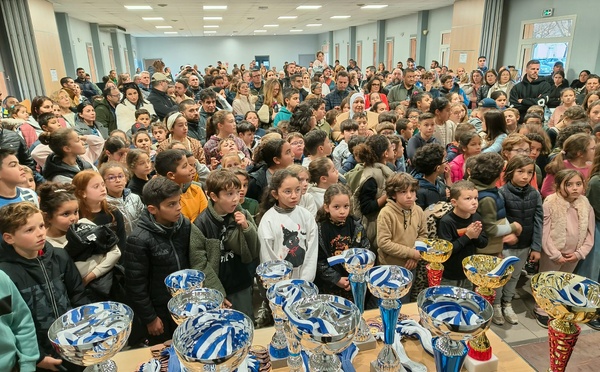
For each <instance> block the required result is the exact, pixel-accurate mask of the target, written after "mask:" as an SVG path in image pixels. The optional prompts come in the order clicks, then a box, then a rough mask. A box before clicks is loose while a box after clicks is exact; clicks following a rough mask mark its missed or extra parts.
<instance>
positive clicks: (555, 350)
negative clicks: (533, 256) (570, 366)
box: [531, 271, 600, 372]
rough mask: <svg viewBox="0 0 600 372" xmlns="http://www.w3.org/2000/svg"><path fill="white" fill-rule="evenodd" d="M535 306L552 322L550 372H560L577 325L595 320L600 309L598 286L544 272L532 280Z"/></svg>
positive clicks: (549, 327)
mask: <svg viewBox="0 0 600 372" xmlns="http://www.w3.org/2000/svg"><path fill="white" fill-rule="evenodd" d="M531 290H532V292H533V297H534V298H535V301H536V302H537V304H538V306H540V307H541V308H542V309H544V311H545V312H547V313H548V316H549V317H550V318H551V319H552V320H550V322H549V323H548V344H549V346H550V368H548V371H549V372H563V371H565V369H566V368H567V363H569V359H570V358H571V353H573V348H574V347H575V343H576V342H577V338H578V337H579V333H580V332H581V328H579V326H578V325H577V323H587V322H589V321H590V320H592V319H594V318H595V317H596V310H597V309H598V308H599V307H600V284H598V283H597V282H595V281H593V280H590V279H587V278H585V277H583V276H579V275H575V274H571V273H563V272H560V271H547V272H543V273H538V274H536V275H535V276H534V277H533V278H531Z"/></svg>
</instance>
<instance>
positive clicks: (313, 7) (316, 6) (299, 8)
mask: <svg viewBox="0 0 600 372" xmlns="http://www.w3.org/2000/svg"><path fill="white" fill-rule="evenodd" d="M319 8H321V5H300V6H299V7H297V8H296V9H298V10H314V9H319Z"/></svg>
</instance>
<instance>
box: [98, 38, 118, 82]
mask: <svg viewBox="0 0 600 372" xmlns="http://www.w3.org/2000/svg"><path fill="white" fill-rule="evenodd" d="M99 36H100V48H101V50H102V61H103V63H104V68H105V69H106V71H98V80H100V79H101V78H102V76H105V75H108V72H109V71H110V70H111V69H112V68H111V66H110V57H109V56H108V47H109V46H112V39H111V38H110V33H109V32H105V31H100V32H99ZM113 52H114V53H117V51H116V50H114V48H113ZM115 62H116V61H115ZM115 67H117V72H119V71H118V67H119V66H115Z"/></svg>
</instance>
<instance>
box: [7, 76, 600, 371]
mask: <svg viewBox="0 0 600 372" xmlns="http://www.w3.org/2000/svg"><path fill="white" fill-rule="evenodd" d="M407 71H408V70H407ZM409 72H410V71H409ZM442 81H444V82H446V83H448V84H444V85H443V86H441V87H440V90H439V91H437V93H436V94H434V93H433V92H422V91H420V90H419V91H415V92H414V94H412V95H411V96H408V97H407V99H406V101H402V102H400V103H396V104H395V105H392V107H390V106H389V105H390V104H389V103H388V101H387V98H386V96H385V94H384V92H383V91H380V92H376V93H372V94H366V95H365V94H363V93H359V92H355V93H353V94H348V97H347V99H345V100H344V101H342V103H341V104H340V105H339V106H336V107H335V108H332V109H331V110H329V111H327V112H326V111H325V107H326V100H324V99H323V98H322V97H320V96H318V95H314V94H308V95H307V94H305V92H300V91H299V90H298V89H296V88H292V87H288V88H286V89H284V90H283V91H282V92H279V93H278V94H277V97H279V99H280V103H277V102H275V104H274V105H273V107H269V110H264V111H263V112H262V113H261V114H259V113H258V112H255V111H252V110H248V111H246V112H245V113H243V114H241V113H238V112H236V113H235V115H234V113H232V112H230V111H228V110H227V108H224V109H221V110H217V111H216V112H214V113H213V114H211V115H206V116H203V120H205V122H206V125H205V127H201V128H199V127H198V124H197V123H193V122H189V119H188V117H187V116H186V115H187V114H188V112H187V110H188V108H189V107H190V105H192V106H191V107H197V106H193V104H194V102H193V101H190V100H185V101H183V102H182V104H180V109H181V110H180V111H176V112H172V113H169V114H167V115H166V116H165V117H164V120H162V121H153V116H152V115H151V114H150V112H149V111H148V110H146V109H143V108H141V109H139V110H137V111H135V124H134V125H133V126H132V127H131V130H130V131H128V132H127V133H126V132H124V131H122V130H119V129H116V130H114V131H113V132H111V133H110V135H107V136H104V135H103V134H102V131H100V130H97V129H94V128H96V127H94V125H95V124H94V118H93V117H92V116H89V118H88V119H86V117H84V116H85V115H87V114H86V113H85V107H82V108H81V110H82V112H81V113H79V115H80V116H82V120H88V121H89V123H88V126H89V128H86V130H88V132H86V133H87V134H84V135H81V132H80V131H79V130H77V129H74V128H73V127H71V126H69V125H64V123H63V122H62V121H59V120H58V119H59V118H58V117H57V116H55V115H54V114H51V113H41V114H40V113H38V114H36V125H38V126H39V133H36V134H35V135H34V133H33V132H31V133H30V132H28V130H29V129H31V128H28V127H27V126H23V128H22V130H21V132H20V133H21V134H22V136H23V137H24V138H23V140H24V141H25V143H26V144H27V146H28V147H30V151H31V155H32V157H33V159H34V160H35V164H34V163H33V161H32V162H31V165H32V166H31V167H29V166H24V165H23V161H22V160H21V158H20V157H19V153H17V152H15V151H14V150H13V149H9V148H1V149H0V207H2V209H0V233H2V243H1V245H0V270H1V271H0V282H2V283H3V284H2V286H1V287H0V296H7V297H10V298H11V299H12V300H11V301H12V302H11V303H12V308H11V309H10V311H11V312H12V313H13V314H16V313H17V312H18V316H17V317H16V318H15V319H19V320H18V321H19V322H20V323H22V324H23V327H21V328H20V329H18V330H13V331H12V332H13V333H15V337H16V338H15V340H17V339H20V340H21V341H14V340H13V341H11V340H4V339H3V340H1V341H0V344H2V343H3V342H5V343H7V347H6V350H7V351H9V355H8V356H7V357H4V356H1V357H0V361H2V359H3V358H9V359H10V360H11V361H12V362H11V361H9V362H7V363H8V364H6V365H11V368H12V366H14V365H15V363H14V360H17V359H18V361H19V363H20V366H21V367H20V368H21V370H22V371H25V370H33V369H31V368H30V367H31V366H32V365H33V364H36V365H37V367H38V368H39V369H46V370H54V369H55V367H56V366H57V365H59V364H61V363H62V364H63V366H67V368H75V367H72V366H69V365H68V364H67V362H66V361H61V360H60V358H59V356H58V354H57V353H56V351H55V350H53V349H52V347H51V346H50V344H49V342H48V339H47V336H46V334H47V331H48V327H49V326H50V324H51V323H52V322H53V321H54V320H55V319H56V318H57V317H59V316H60V315H61V314H62V313H64V312H65V311H67V310H68V309H70V308H73V307H75V306H78V305H81V304H85V303H89V302H91V301H98V300H105V299H111V300H117V301H121V302H124V303H127V304H128V305H130V306H131V307H132V308H133V310H134V312H135V321H134V326H133V330H132V335H131V337H130V344H131V345H132V346H137V345H141V344H143V343H145V342H149V343H152V344H153V343H158V342H162V341H165V340H167V339H169V338H171V336H172V333H173V331H174V330H175V328H176V324H175V323H174V322H173V320H172V318H171V316H170V315H169V312H168V310H167V302H168V300H169V299H170V295H169V293H168V291H167V289H166V288H165V286H164V284H163V281H164V279H165V277H166V276H167V275H168V274H170V273H172V272H174V271H177V270H180V269H185V268H192V269H198V270H201V271H203V272H204V274H205V275H206V280H205V286H206V287H209V288H215V289H217V290H219V291H221V292H222V293H223V294H224V296H225V301H224V306H225V307H229V308H233V309H237V310H239V311H242V312H244V313H245V314H247V315H248V316H250V317H251V318H255V314H256V309H254V308H253V296H254V294H253V286H254V283H255V269H256V267H257V265H258V264H259V263H260V262H264V261H268V260H286V261H289V262H290V263H291V264H292V266H293V274H292V276H293V278H300V279H305V280H308V281H311V282H314V283H316V284H317V285H318V287H319V289H320V291H321V293H330V294H336V295H341V296H345V297H347V298H350V299H351V298H352V293H351V289H350V283H349V280H348V273H347V272H346V271H345V270H344V268H343V267H342V266H341V265H338V266H334V267H330V266H329V264H328V263H327V259H328V258H329V257H331V256H335V255H340V254H342V253H343V252H344V251H345V250H346V249H349V248H352V247H362V248H367V249H370V250H372V251H373V252H374V253H375V254H376V257H377V262H378V264H390V265H401V266H404V267H405V268H407V269H409V270H411V271H413V272H414V273H415V283H414V285H413V288H415V289H414V291H413V292H414V293H409V294H407V296H406V299H407V300H408V299H410V298H412V299H414V296H415V295H416V294H417V293H416V292H417V288H422V287H423V285H426V283H425V284H424V280H426V278H424V277H423V276H422V275H421V274H420V273H422V270H424V269H423V266H424V265H423V262H422V261H421V255H420V253H419V251H418V250H417V249H416V248H415V242H416V241H417V240H422V239H426V238H432V237H434V238H440V239H445V240H447V241H449V242H451V243H452V245H453V249H452V255H451V257H450V259H449V260H448V261H447V262H446V263H445V270H444V273H443V278H442V284H448V285H455V286H460V287H464V288H468V289H472V288H473V286H472V284H471V283H470V282H469V281H468V280H467V279H466V276H465V274H464V272H463V269H462V260H463V259H464V258H465V257H468V256H470V255H472V254H484V255H491V256H496V257H506V256H516V257H518V258H519V261H518V262H517V263H515V264H514V268H515V270H514V273H513V274H512V277H511V279H510V280H509V281H508V283H507V284H506V285H505V286H504V287H501V288H499V289H498V290H497V295H496V299H495V303H494V304H493V308H494V315H493V322H494V323H496V324H499V325H501V324H504V323H505V322H508V323H510V324H517V323H518V321H519V319H518V317H517V314H516V313H515V311H514V310H513V308H512V301H513V299H514V298H515V296H516V295H517V289H518V288H517V285H518V282H519V278H520V275H521V273H522V272H523V271H524V270H525V268H526V267H528V266H531V264H536V263H539V271H549V270H559V271H565V272H576V273H578V274H581V275H584V276H587V277H589V278H591V279H593V280H598V279H600V265H599V263H600V249H598V248H596V249H594V248H595V242H596V241H597V240H600V235H598V234H596V232H597V231H598V228H597V226H600V222H598V221H599V220H600V204H599V203H600V202H599V201H598V200H600V196H599V195H600V148H596V143H597V141H599V140H600V124H599V121H600V101H598V100H597V98H598V97H596V100H592V101H591V102H588V100H586V101H585V102H584V106H587V107H586V108H585V109H584V108H581V107H580V106H578V105H577V104H576V103H574V101H575V92H574V91H573V89H571V88H567V89H565V90H564V91H562V93H561V95H560V97H561V101H560V103H561V104H560V105H559V106H558V107H557V108H556V110H555V111H554V114H552V115H551V116H550V115H547V114H545V112H544V109H543V108H542V107H539V106H535V105H534V106H531V107H530V108H529V110H527V114H526V115H524V117H523V118H521V115H520V114H521V112H520V111H519V110H517V109H515V108H512V107H507V106H508V105H509V104H510V103H509V102H508V101H507V99H508V92H504V91H503V90H501V89H500V90H495V91H493V92H490V94H489V96H488V97H487V98H482V99H480V100H479V106H475V105H470V106H472V107H474V108H473V109H472V110H471V111H470V112H469V109H468V108H467V105H466V104H465V103H463V101H464V99H465V98H466V99H467V101H468V98H467V94H465V92H464V91H462V89H460V88H459V87H458V85H456V84H454V85H453V84H450V83H451V82H452V80H451V79H448V78H444V79H442ZM268 82H269V81H268ZM273 84H274V83H272V82H271V83H269V85H273ZM446 85H447V88H446ZM367 86H369V84H367ZM388 88H389V89H390V90H391V89H395V88H394V87H392V86H391V85H390V86H389V87H388ZM265 89H266V87H265ZM444 89H445V90H444ZM445 91H447V94H445V95H443V94H440V93H443V92H445ZM366 93H369V92H366ZM511 95H512V94H511ZM201 96H202V95H201ZM205 96H206V97H209V98H210V97H213V96H214V93H212V92H211V93H210V94H209V93H206V94H205ZM270 98H272V99H273V100H275V101H276V98H273V97H270ZM190 102H191V103H190ZM380 103H381V105H379V104H380ZM466 103H468V102H466ZM365 105H372V106H375V107H374V109H373V110H371V111H365ZM17 106H18V105H17ZM17 106H15V108H14V110H13V111H14V117H15V118H17V119H19V120H29V119H28V116H27V110H26V109H25V111H24V110H23V107H22V106H19V107H17ZM380 108H381V109H380ZM388 109H389V110H388ZM540 109H541V112H540ZM203 110H204V109H200V114H206V112H204V111H203ZM585 110H587V111H585ZM267 112H268V113H269V115H270V117H269V118H268V120H266V121H265V120H262V119H259V117H261V116H262V115H263V114H266V113H267ZM546 117H549V118H550V120H549V122H548V123H547V124H545V122H546V120H545V118H546ZM86 123H87V122H86ZM80 124H82V123H80ZM32 128H33V127H32ZM35 128H36V130H38V129H37V127H35ZM31 130H33V129H31ZM190 130H193V131H197V130H201V131H204V130H205V133H204V134H205V137H203V138H204V139H198V138H196V134H195V132H194V133H190ZM34 132H35V131H34ZM38 134H39V135H38ZM192 134H193V136H192ZM38 176H39V177H43V178H45V182H40V181H38V180H36V177H38ZM39 177H38V179H39ZM36 182H38V184H37V185H36ZM36 189H37V193H36ZM538 190H539V191H538ZM586 195H587V197H586ZM588 197H589V199H588ZM81 224H87V225H90V226H92V227H90V228H106V229H107V230H108V232H107V234H108V235H107V236H109V237H112V238H113V239H114V241H116V243H111V244H110V245H108V246H101V247H100V245H101V244H100V245H99V247H98V248H97V249H96V250H94V251H93V252H82V251H81V249H80V248H81V247H79V246H77V243H76V240H74V239H73V237H72V236H73V234H76V232H77V228H76V226H78V225H81ZM70 237H71V239H70ZM107 239H108V238H107ZM2 271H4V272H5V273H6V274H8V277H9V278H10V279H11V280H12V282H13V283H14V286H13V285H12V284H11V283H10V281H11V280H7V278H6V275H4V273H2ZM4 282H6V284H5V283H4ZM263 303H264V301H263ZM263 310H265V309H264V306H263V307H262V308H261V311H259V312H258V316H257V317H256V322H257V325H258V326H264V325H267V324H268V323H269V319H268V311H263ZM3 311H4V310H3ZM534 313H535V314H534V315H535V317H536V319H537V321H538V323H539V324H540V325H542V326H547V323H548V315H547V314H545V313H544V312H543V310H542V309H541V308H537V307H536V309H535V312H534ZM265 314H267V315H265ZM0 315H4V314H3V313H2V314H0ZM1 319H2V318H1V317H0V320H1ZM32 320H33V321H32ZM15 321H17V320H15ZM592 325H593V326H598V324H593V323H592ZM2 327H4V325H3V323H2V321H0V329H2ZM33 335H36V337H37V344H38V347H37V350H39V352H37V351H36V350H35V349H36V348H34V347H33V346H27V345H28V344H33V343H34V341H33V340H32V338H33V337H34V336H33ZM9 344H10V347H9ZM2 365H3V364H2Z"/></svg>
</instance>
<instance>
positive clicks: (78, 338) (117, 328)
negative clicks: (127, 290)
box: [48, 301, 133, 372]
mask: <svg viewBox="0 0 600 372" xmlns="http://www.w3.org/2000/svg"><path fill="white" fill-rule="evenodd" d="M132 320H133V311H132V310H131V308H130V307H129V306H127V305H124V304H122V303H119V302H110V301H107V302H96V303H93V304H89V305H83V306H80V307H78V308H75V309H71V310H69V311H68V312H66V313H65V314H63V315H62V316H61V317H59V318H58V319H56V320H55V321H54V323H52V325H51V326H50V329H49V330H48V338H49V339H50V342H51V343H52V346H53V347H54V350H56V351H57V352H58V353H59V354H60V356H61V357H62V358H63V359H65V360H67V361H69V362H71V363H73V364H77V365H80V366H85V367H87V368H86V369H85V372H92V371H94V372H109V371H116V370H117V365H116V363H115V362H113V361H112V360H110V358H112V357H113V356H114V355H115V354H117V353H118V352H119V351H120V350H121V349H122V348H123V346H125V342H126V341H127V338H128V337H129V333H130V332H131V321H132Z"/></svg>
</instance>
